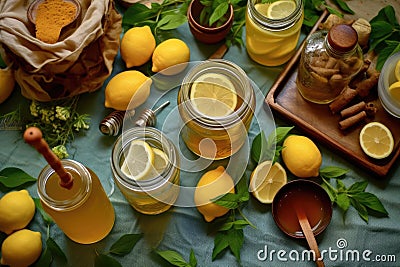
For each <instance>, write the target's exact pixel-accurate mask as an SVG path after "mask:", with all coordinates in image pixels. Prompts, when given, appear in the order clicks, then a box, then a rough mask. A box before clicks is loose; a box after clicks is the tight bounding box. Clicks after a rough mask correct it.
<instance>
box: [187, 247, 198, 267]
mask: <svg viewBox="0 0 400 267" xmlns="http://www.w3.org/2000/svg"><path fill="white" fill-rule="evenodd" d="M189 265H190V266H191V267H196V266H197V259H196V255H194V251H193V249H190V256H189Z"/></svg>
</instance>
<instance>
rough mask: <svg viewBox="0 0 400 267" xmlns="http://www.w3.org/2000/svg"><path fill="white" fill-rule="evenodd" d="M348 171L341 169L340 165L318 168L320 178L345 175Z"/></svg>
mask: <svg viewBox="0 0 400 267" xmlns="http://www.w3.org/2000/svg"><path fill="white" fill-rule="evenodd" d="M348 171H349V170H346V169H343V168H340V167H335V166H328V167H324V168H321V169H320V170H319V175H320V176H321V177H322V178H325V179H331V178H338V177H341V176H343V175H345V174H346V173H347V172H348Z"/></svg>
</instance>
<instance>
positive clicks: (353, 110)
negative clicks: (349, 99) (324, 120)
mask: <svg viewBox="0 0 400 267" xmlns="http://www.w3.org/2000/svg"><path fill="white" fill-rule="evenodd" d="M363 110H365V102H364V101H361V102H359V103H357V104H355V105H352V106H350V107H348V108H345V109H343V110H342V111H340V116H341V117H342V118H348V117H351V116H353V115H355V114H357V113H359V112H361V111H363Z"/></svg>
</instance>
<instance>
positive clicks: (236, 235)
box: [229, 229, 244, 261]
mask: <svg viewBox="0 0 400 267" xmlns="http://www.w3.org/2000/svg"><path fill="white" fill-rule="evenodd" d="M229 235H230V242H229V248H230V249H231V251H232V253H233V255H235V257H236V259H237V260H238V261H240V249H241V248H242V246H243V242H244V233H243V230H242V229H232V230H229Z"/></svg>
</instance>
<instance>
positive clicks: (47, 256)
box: [33, 247, 53, 267]
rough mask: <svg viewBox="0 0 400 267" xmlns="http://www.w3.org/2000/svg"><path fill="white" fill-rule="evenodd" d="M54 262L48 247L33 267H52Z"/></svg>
mask: <svg viewBox="0 0 400 267" xmlns="http://www.w3.org/2000/svg"><path fill="white" fill-rule="evenodd" d="M52 261H53V257H52V255H51V251H50V250H49V248H48V247H45V248H44V250H43V251H42V254H40V257H39V259H38V260H37V261H36V262H35V263H34V264H33V267H50V265H51V262H52Z"/></svg>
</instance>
